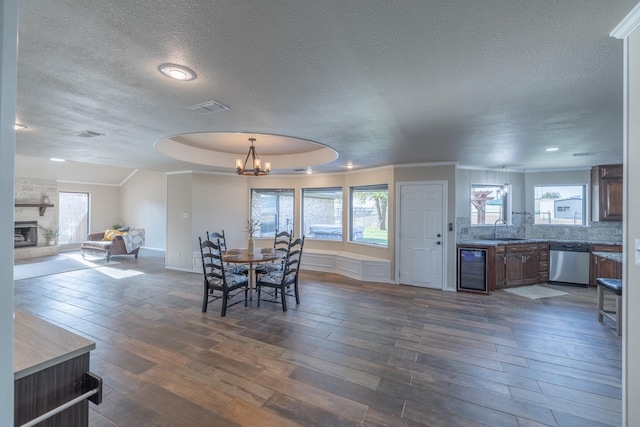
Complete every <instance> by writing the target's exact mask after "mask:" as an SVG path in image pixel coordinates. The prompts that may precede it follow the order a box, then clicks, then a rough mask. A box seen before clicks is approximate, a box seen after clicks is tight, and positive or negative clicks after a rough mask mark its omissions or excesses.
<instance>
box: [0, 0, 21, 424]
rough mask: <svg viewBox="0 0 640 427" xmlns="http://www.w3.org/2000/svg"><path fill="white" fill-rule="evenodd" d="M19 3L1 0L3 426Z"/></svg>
mask: <svg viewBox="0 0 640 427" xmlns="http://www.w3.org/2000/svg"><path fill="white" fill-rule="evenodd" d="M17 22H18V2H17V0H0V426H11V425H13V238H12V237H11V234H12V231H11V229H12V228H13V209H14V207H13V205H14V199H13V196H14V189H13V179H14V160H13V159H14V156H15V132H14V130H13V124H14V123H15V121H16V114H15V113H16V82H17V74H16V73H17V71H16V67H17V60H16V55H17V46H16V45H17V37H18V28H17V26H18V24H17Z"/></svg>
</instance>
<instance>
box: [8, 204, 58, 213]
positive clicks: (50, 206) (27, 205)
mask: <svg viewBox="0 0 640 427" xmlns="http://www.w3.org/2000/svg"><path fill="white" fill-rule="evenodd" d="M15 206H16V208H39V209H40V216H44V213H45V211H46V210H47V208H52V207H53V205H52V204H51V203H16V205H15Z"/></svg>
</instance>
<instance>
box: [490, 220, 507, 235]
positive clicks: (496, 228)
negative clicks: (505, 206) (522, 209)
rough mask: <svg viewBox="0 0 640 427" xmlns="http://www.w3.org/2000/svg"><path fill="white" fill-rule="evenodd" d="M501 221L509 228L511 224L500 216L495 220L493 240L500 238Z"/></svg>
mask: <svg viewBox="0 0 640 427" xmlns="http://www.w3.org/2000/svg"><path fill="white" fill-rule="evenodd" d="M499 222H501V223H503V224H504V225H506V226H507V228H509V224H507V221H505V220H504V219H503V218H498V219H497V220H496V222H495V224H493V240H496V239H497V238H498V223H499Z"/></svg>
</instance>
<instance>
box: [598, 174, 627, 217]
mask: <svg viewBox="0 0 640 427" xmlns="http://www.w3.org/2000/svg"><path fill="white" fill-rule="evenodd" d="M591 202H592V204H591V220H592V221H622V165H599V166H594V167H593V168H591Z"/></svg>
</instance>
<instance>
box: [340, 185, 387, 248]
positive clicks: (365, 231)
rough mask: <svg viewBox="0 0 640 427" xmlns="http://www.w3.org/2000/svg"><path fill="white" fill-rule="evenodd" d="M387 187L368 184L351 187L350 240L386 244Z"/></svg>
mask: <svg viewBox="0 0 640 427" xmlns="http://www.w3.org/2000/svg"><path fill="white" fill-rule="evenodd" d="M388 200H389V187H388V185H386V184H384V185H369V186H366V187H351V224H350V229H349V234H350V239H349V240H350V241H352V242H357V243H368V244H372V245H381V246H387V245H388V243H389V233H388V231H387V223H388V219H389V215H388V207H387V205H388Z"/></svg>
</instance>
